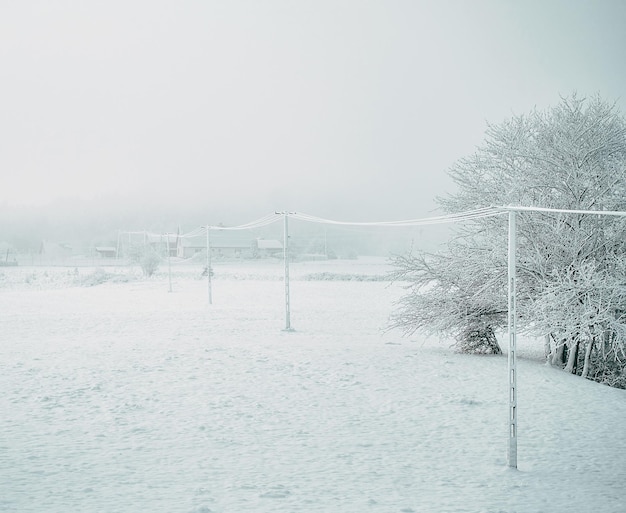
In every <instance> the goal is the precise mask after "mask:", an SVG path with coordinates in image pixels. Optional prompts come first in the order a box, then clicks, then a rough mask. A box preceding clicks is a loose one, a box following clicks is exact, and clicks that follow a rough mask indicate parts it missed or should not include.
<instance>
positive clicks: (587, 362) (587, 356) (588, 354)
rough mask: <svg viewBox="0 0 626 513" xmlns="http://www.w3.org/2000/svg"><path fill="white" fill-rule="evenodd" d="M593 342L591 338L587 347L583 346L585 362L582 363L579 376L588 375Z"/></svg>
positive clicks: (584, 376) (585, 376)
mask: <svg viewBox="0 0 626 513" xmlns="http://www.w3.org/2000/svg"><path fill="white" fill-rule="evenodd" d="M593 342H594V339H593V338H592V339H591V340H590V341H589V342H588V343H587V347H586V348H585V364H584V365H583V372H582V374H581V377H583V378H587V377H588V376H589V367H590V366H591V351H592V350H593Z"/></svg>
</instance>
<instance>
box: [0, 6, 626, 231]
mask: <svg viewBox="0 0 626 513" xmlns="http://www.w3.org/2000/svg"><path fill="white" fill-rule="evenodd" d="M625 26H626V2H623V1H621V0H614V1H610V0H599V1H587V2H585V1H579V0H560V1H550V0H544V1H524V2H520V1H506V0H494V1H484V0H473V1H435V0H433V1H415V0H413V1H411V0H407V1H398V0H395V1H394V0H379V1H367V0H353V1H342V0H328V1H326V0H314V1H313V0H311V1H306V0H300V1H288V0H285V1H274V0H266V1H237V0H228V1H219V2H218V1H200V0H194V1H179V2H165V1H154V0H145V1H144V0H120V1H116V0H103V1H89V2H85V1H81V0H77V1H69V0H66V1H59V0H44V1H30V0H28V1H26V0H25V1H10V0H0V91H1V95H0V173H2V174H1V178H2V179H1V182H0V184H1V185H0V187H1V188H0V205H2V204H5V205H22V204H23V205H35V206H40V205H44V204H48V203H51V202H55V201H60V200H61V199H62V200H63V201H65V202H72V201H74V200H76V199H83V200H85V199H92V198H95V199H98V198H100V200H101V199H102V197H106V198H111V201H122V200H123V201H132V202H137V203H139V204H141V203H142V202H163V201H169V202H176V203H179V204H182V203H184V204H187V205H190V206H193V207H194V208H201V207H202V206H204V205H209V204H210V205H212V206H213V207H214V208H217V207H220V206H223V207H224V208H229V209H231V210H236V209H237V208H238V207H239V206H246V208H248V209H249V208H255V209H257V211H258V213H259V215H265V214H266V213H268V211H272V210H274V209H284V208H288V209H297V210H300V211H303V212H307V213H311V214H315V215H321V216H325V215H326V216H327V215H332V214H333V213H337V215H341V216H342V217H343V218H349V219H354V220H358V219H364V218H365V219H370V220H371V219H372V218H373V217H376V218H399V217H419V216H422V215H424V214H425V213H427V212H429V211H430V210H431V209H432V208H433V199H434V197H435V196H436V195H441V194H445V193H446V191H448V190H450V183H449V181H448V179H447V176H446V169H447V168H448V167H449V166H450V165H451V164H452V163H453V162H454V161H455V160H457V159H459V158H461V157H463V156H465V155H468V154H470V153H471V152H472V151H473V150H474V148H475V146H476V145H478V144H480V143H481V141H482V140H483V133H484V129H485V126H486V122H487V121H489V122H492V123H499V122H500V121H502V120H503V119H505V118H507V117H509V116H511V115H512V114H514V113H523V112H527V111H529V110H531V109H532V108H533V107H535V106H537V107H538V108H544V107H546V106H548V105H552V104H555V103H557V102H558V101H559V94H562V95H568V94H570V93H572V92H573V91H574V90H576V91H578V92H579V94H582V95H586V94H593V93H596V92H598V93H600V94H601V95H602V96H603V97H604V98H606V99H607V100H610V101H614V100H616V101H618V104H619V105H620V108H621V109H622V111H623V112H624V111H626V108H625V107H626V100H625V99H624V98H623V97H620V95H623V94H624V91H626V78H625V76H624V69H625V68H624V65H623V52H624V49H625V48H626V31H625V30H624V27H625ZM123 198H125V199H123Z"/></svg>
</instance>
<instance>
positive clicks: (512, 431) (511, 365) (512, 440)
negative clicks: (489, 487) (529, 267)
mask: <svg viewBox="0 0 626 513" xmlns="http://www.w3.org/2000/svg"><path fill="white" fill-rule="evenodd" d="M515 232H516V229H515V212H514V211H512V210H511V211H509V255H508V256H509V259H508V260H509V262H508V264H509V265H508V284H509V286H508V289H509V290H508V293H509V304H508V325H509V326H508V327H509V358H508V371H509V446H508V458H507V459H508V463H509V467H511V468H517V354H516V351H517V348H516V335H517V332H516V317H517V315H516V311H515V291H516V290H515V289H516V283H515V281H516V277H515V274H516V270H515V249H516V248H515V247H516V240H515Z"/></svg>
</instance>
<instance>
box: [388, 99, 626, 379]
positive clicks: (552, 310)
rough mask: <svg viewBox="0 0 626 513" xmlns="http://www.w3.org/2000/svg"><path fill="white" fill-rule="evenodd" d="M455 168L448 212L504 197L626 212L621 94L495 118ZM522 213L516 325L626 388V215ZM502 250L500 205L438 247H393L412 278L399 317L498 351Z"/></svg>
mask: <svg viewBox="0 0 626 513" xmlns="http://www.w3.org/2000/svg"><path fill="white" fill-rule="evenodd" d="M449 173H450V176H451V177H452V179H453V180H454V182H455V183H456V185H457V186H458V190H457V192H455V193H454V194H451V195H449V196H448V197H446V198H440V199H439V204H440V206H441V208H442V209H443V210H444V211H445V212H447V213H458V212H462V211H467V210H472V209H475V208H478V207H486V206H498V205H519V206H535V207H547V208H552V209H568V210H611V211H624V210H626V122H625V120H624V118H623V116H622V115H621V114H620V112H619V111H618V110H617V108H616V107H615V105H612V104H608V103H606V102H605V101H603V100H602V99H601V98H599V97H594V98H590V99H582V98H579V97H578V96H577V95H572V96H571V97H568V98H564V99H562V101H561V102H560V103H559V104H558V105H557V106H556V107H554V108H551V109H548V110H546V111H544V112H540V111H533V112H531V113H530V114H528V115H524V116H516V117H513V118H512V119H510V120H507V121H505V122H504V123H502V124H500V125H491V126H489V127H488V129H487V132H486V139H485V143H484V144H483V145H482V146H481V147H479V148H478V149H477V151H476V152H475V154H473V155H472V156H470V157H467V158H465V159H462V160H461V161H459V162H457V163H456V164H455V165H454V166H453V167H452V169H451V170H450V171H449ZM517 218H518V222H517V234H518V248H517V261H518V264H517V270H518V286H517V294H518V296H517V297H518V303H517V305H518V314H519V316H520V319H519V323H520V328H521V329H522V330H526V331H527V332H529V333H532V334H535V335H539V334H541V335H545V336H546V337H547V338H548V340H549V341H550V344H549V345H550V350H551V353H552V354H551V361H554V362H557V361H558V362H561V361H562V363H563V365H564V366H565V368H566V369H567V370H569V371H571V372H575V373H578V374H583V375H585V376H586V377H590V378H593V379H597V380H599V381H606V382H611V384H614V385H618V386H625V387H626V375H625V376H624V377H623V378H620V377H619V376H621V374H622V373H624V372H626V371H625V369H624V363H622V362H626V290H625V288H626V272H625V271H626V270H625V265H624V264H623V263H622V262H623V259H624V257H625V256H626V218H624V217H609V216H598V215H592V214H554V213H549V212H522V213H519V214H518V215H517ZM506 253H507V222H506V216H504V217H490V218H483V219H476V220H473V221H468V222H465V223H463V224H462V225H458V226H457V227H456V229H455V237H454V238H453V240H451V241H450V242H449V243H448V244H447V246H446V247H445V250H444V251H441V252H439V253H436V254H427V253H422V252H417V253H414V254H410V255H404V256H400V257H397V258H396V259H395V265H396V271H395V273H394V276H395V278H396V279H398V280H403V281H407V282H408V284H409V285H408V293H407V295H405V296H404V297H403V298H402V299H401V300H400V302H399V304H398V308H397V310H396V311H395V313H394V315H393V316H392V325H393V326H395V327H400V328H402V329H404V330H405V331H406V332H408V333H410V332H413V331H415V330H418V329H426V330H430V331H436V332H444V333H447V334H451V335H453V336H455V337H456V339H457V342H458V346H459V348H460V349H461V350H472V351H479V352H498V350H499V348H498V347H497V343H496V344H495V345H494V336H493V334H494V332H496V331H497V330H499V329H502V328H504V327H505V325H506V309H507V298H506V291H507V284H506V276H507V263H506ZM561 358H563V360H561ZM609 361H610V362H612V363H611V365H609V367H610V372H609V370H607V365H608V363H607V362H609ZM607 372H608V373H609V374H610V377H609V376H608V374H607ZM618 378H619V379H618Z"/></svg>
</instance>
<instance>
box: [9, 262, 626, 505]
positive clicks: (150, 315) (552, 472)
mask: <svg viewBox="0 0 626 513" xmlns="http://www.w3.org/2000/svg"><path fill="white" fill-rule="evenodd" d="M387 270H388V267H387V264H386V262H385V260H382V259H381V260H374V259H361V260H356V261H350V262H347V261H343V262H342V261H334V262H318V263H294V264H292V266H291V324H292V326H293V328H294V330H295V331H293V332H286V331H283V328H284V326H285V301H284V282H283V281H282V271H283V268H282V264H281V262H276V263H252V262H247V263H246V262H242V263H238V264H232V263H229V264H226V263H222V264H217V265H215V276H214V279H213V282H212V293H213V304H212V305H209V304H208V287H207V282H206V279H203V278H201V276H200V275H201V272H202V269H201V267H200V266H197V267H190V266H185V267H183V266H174V268H173V270H172V291H171V292H170V291H169V279H168V274H167V268H164V267H163V266H162V267H161V270H160V271H159V273H158V274H157V275H155V276H154V277H152V278H150V279H145V278H142V277H141V276H140V271H139V270H138V269H134V270H133V269H131V270H129V269H127V268H122V267H119V268H117V267H110V268H105V269H100V270H96V269H94V268H78V269H73V268H65V267H64V268H53V267H49V268H42V267H13V268H3V269H0V312H1V320H2V324H1V337H2V344H1V345H0V387H1V389H2V393H1V394H0V411H1V412H2V415H1V417H0V491H1V493H0V511H4V512H16V513H17V512H19V513H26V512H41V511H45V512H47V513H52V512H70V511H71V512H98V513H105V512H107V513H113V512H120V513H136V512H137V513H139V512H141V513H143V512H152V513H154V512H168V513H171V512H182V513H209V512H212V513H231V512H232V513H235V512H241V511H251V512H268V513H269V512H272V513H276V512H329V513H330V512H332V513H341V512H346V513H347V512H351V513H352V512H354V513H356V512H367V511H372V512H384V513H388V512H398V513H401V512H403V513H409V512H415V513H418V512H419V513H422V512H468V513H469V512H472V513H474V512H485V513H486V512H490V513H496V512H507V513H512V512H517V513H531V512H532V513H538V512H546V513H555V512H568V513H576V512H580V513H587V512H590V511H597V512H602V513H618V512H623V511H626V492H625V491H624V483H625V482H626V439H625V438H624V434H623V425H624V419H626V392H625V391H624V390H618V389H612V388H609V387H606V386H602V385H599V384H597V383H593V382H590V381H586V380H583V379H581V378H580V377H575V376H572V375H568V374H565V373H564V372H562V371H561V370H557V369H554V368H551V367H548V366H546V365H545V364H544V363H543V359H542V347H541V343H540V342H535V341H532V340H520V341H519V346H520V355H521V357H520V360H519V361H518V367H519V375H518V389H519V455H518V466H519V468H518V470H512V469H509V468H508V467H507V462H506V448H507V427H508V422H507V415H508V396H507V391H508V388H507V387H508V382H507V361H506V356H486V357H479V356H470V355H462V354H456V353H454V351H453V350H452V349H450V347H449V345H450V343H451V341H438V340H434V339H428V340H426V339H423V338H421V337H420V336H412V337H403V336H401V334H400V333H398V332H394V331H386V330H385V329H384V328H385V325H386V322H387V317H388V315H389V314H390V313H391V311H392V310H393V308H394V306H393V303H394V301H395V300H396V299H397V298H399V297H400V296H401V295H402V294H403V293H404V291H403V289H402V287H401V286H400V284H390V283H389V282H388V281H385V280H384V279H383V277H384V275H385V273H386V272H387ZM350 277H352V278H353V279H347V278H350ZM320 278H325V279H320ZM501 338H502V334H501ZM501 342H502V340H501ZM503 345H506V344H503Z"/></svg>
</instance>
